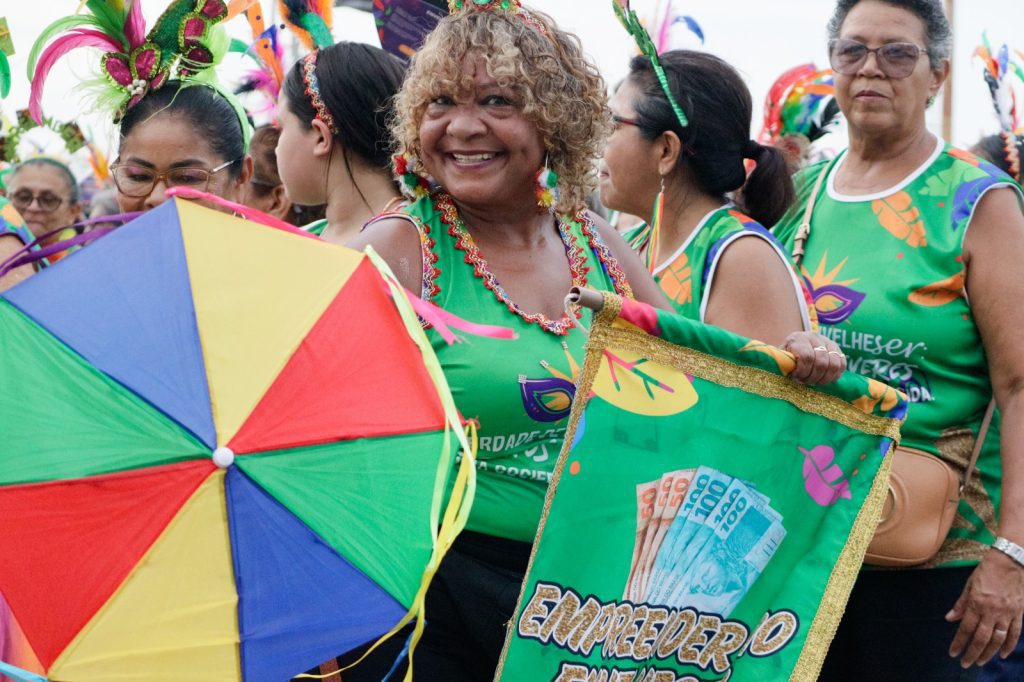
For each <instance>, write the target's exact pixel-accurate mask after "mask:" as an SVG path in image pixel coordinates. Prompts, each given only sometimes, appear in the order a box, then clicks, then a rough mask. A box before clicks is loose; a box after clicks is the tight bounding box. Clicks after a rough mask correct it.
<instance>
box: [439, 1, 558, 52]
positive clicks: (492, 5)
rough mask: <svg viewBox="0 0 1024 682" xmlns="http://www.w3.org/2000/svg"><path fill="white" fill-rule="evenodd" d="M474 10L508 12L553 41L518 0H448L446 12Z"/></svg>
mask: <svg viewBox="0 0 1024 682" xmlns="http://www.w3.org/2000/svg"><path fill="white" fill-rule="evenodd" d="M468 10H476V11H478V12H479V11H483V12H508V13H509V14H512V15H513V16H515V17H518V18H519V19H520V20H521V21H522V22H523V23H524V24H526V25H527V26H529V27H530V28H532V29H533V30H535V31H537V32H538V33H540V34H541V35H542V36H544V37H545V38H547V39H548V40H550V41H552V42H554V38H553V37H552V35H551V32H550V31H548V28H547V26H545V25H544V23H543V22H541V21H540V20H539V19H538V18H537V17H535V16H533V14H532V13H530V11H529V10H528V9H526V8H525V7H523V4H522V3H521V2H519V0H448V12H449V13H450V14H455V13H456V12H464V11H468Z"/></svg>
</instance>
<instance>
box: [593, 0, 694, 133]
mask: <svg viewBox="0 0 1024 682" xmlns="http://www.w3.org/2000/svg"><path fill="white" fill-rule="evenodd" d="M612 8H613V9H614V10H615V16H616V17H618V19H619V23H621V24H622V27H623V28H625V29H626V32H627V33H629V35H631V36H633V40H635V41H636V46H637V47H638V48H639V49H640V52H641V53H642V54H644V55H646V56H647V58H648V59H650V60H651V68H652V69H654V74H655V75H656V76H657V77H658V82H659V83H661V89H662V90H663V91H664V92H665V97H666V98H667V99H668V102H669V104H670V105H672V111H673V112H675V115H676V119H678V120H679V125H681V126H682V127H684V128H685V127H687V126H688V125H690V122H689V121H688V120H687V118H686V114H685V113H683V108H682V107H680V106H679V102H677V101H676V98H675V96H674V95H673V94H672V88H670V87H669V84H668V77H667V76H666V75H665V69H664V68H663V67H662V66H661V60H660V59H659V58H658V49H657V47H656V46H655V45H654V41H653V40H652V39H651V34H649V33H648V32H647V29H646V28H644V27H643V24H641V23H640V19H639V18H637V16H636V12H635V11H634V10H632V9H630V7H629V0H612Z"/></svg>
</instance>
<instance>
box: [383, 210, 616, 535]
mask: <svg viewBox="0 0 1024 682" xmlns="http://www.w3.org/2000/svg"><path fill="white" fill-rule="evenodd" d="M402 212H403V214H405V215H406V217H408V218H411V219H412V220H413V222H414V223H416V226H417V229H418V230H419V234H420V242H421V245H422V247H423V265H424V268H423V280H422V292H421V295H422V297H423V298H424V299H426V300H429V301H431V302H432V303H434V304H435V305H437V306H439V307H441V308H444V309H445V310H448V311H449V312H451V313H454V314H455V315H458V316H459V317H462V318H464V319H466V320H470V321H472V322H478V323H484V324H496V325H502V326H505V327H511V328H512V329H514V330H515V332H516V334H517V338H516V339H515V340H511V341H508V340H500V339H491V338H483V337H467V338H466V339H465V340H464V342H463V343H457V344H455V345H452V346H449V345H447V344H446V343H445V342H444V341H443V340H442V339H441V338H440V336H439V335H438V334H437V333H436V332H434V330H432V329H430V330H428V332H427V335H428V337H429V338H430V340H431V343H432V345H433V347H434V350H435V351H436V352H437V357H438V360H439V361H440V363H441V366H442V367H443V368H444V373H445V377H446V378H447V379H448V383H449V385H450V386H451V389H452V395H453V397H454V398H455V404H456V406H457V407H458V408H459V411H460V412H461V414H462V416H463V417H464V418H466V419H475V420H476V421H477V423H478V425H479V426H478V434H479V449H478V453H477V491H476V500H475V501H474V503H473V508H472V510H471V512H470V517H469V521H468V523H467V528H468V529H469V530H473V531H477V532H480V533H487V534H489V535H494V536H498V537H503V538H509V539H513V540H521V541H524V542H533V539H534V536H535V535H536V533H537V525H538V523H539V522H540V514H541V508H542V506H543V504H544V495H545V493H546V491H547V486H548V482H549V481H550V480H551V472H552V471H553V468H554V464H555V460H556V459H557V458H558V453H559V450H560V449H561V446H562V439H563V437H564V436H565V429H566V425H567V421H568V415H569V407H570V405H571V403H572V398H573V395H574V394H575V391H576V387H575V383H576V378H577V374H578V372H579V364H578V363H579V362H581V361H582V358H583V346H584V344H585V343H586V335H585V334H584V332H583V331H582V330H581V329H580V327H579V325H578V324H577V323H576V320H575V319H570V318H568V317H565V318H562V320H560V321H554V323H553V324H552V325H549V326H551V327H553V329H548V328H545V327H544V326H542V325H541V324H539V323H538V322H542V320H539V319H538V318H539V316H536V315H534V316H531V315H527V318H529V319H525V318H524V317H523V316H520V315H519V314H517V313H515V312H513V310H512V308H514V307H515V304H514V303H512V302H509V303H508V304H506V303H505V302H502V301H501V300H499V293H498V292H501V293H503V292H502V290H501V285H500V283H499V282H498V281H497V280H496V279H495V278H494V277H493V276H492V275H491V274H490V272H489V271H488V270H487V263H486V261H485V260H484V256H483V255H481V254H480V253H479V251H478V250H477V249H476V246H475V245H474V244H473V242H472V238H471V237H469V235H468V233H466V232H465V231H464V229H463V228H462V225H461V220H460V219H459V217H458V212H457V210H456V208H455V205H454V204H453V203H452V201H451V198H450V197H449V196H448V195H447V194H445V193H443V192H436V193H435V194H434V195H433V196H430V197H424V198H422V199H420V200H419V201H417V202H415V203H414V204H412V205H410V206H407V207H405V208H404V209H402ZM392 215H393V214H392ZM381 217H386V216H381ZM378 219H380V218H378ZM560 230H561V233H562V238H563V241H564V242H565V244H566V255H567V258H568V262H569V266H570V269H571V270H572V272H573V281H574V282H578V283H580V284H584V285H585V286H588V287H590V288H593V289H599V290H605V291H615V292H617V293H619V294H620V295H624V296H631V295H632V292H631V291H630V289H629V285H628V283H627V282H626V278H625V276H624V275H623V273H622V271H621V270H620V269H619V266H618V264H617V263H616V261H615V259H614V258H613V257H612V255H611V253H610V252H609V251H608V249H607V247H606V246H605V245H604V244H603V243H602V241H601V238H600V236H599V234H598V231H597V228H596V227H595V226H594V224H593V222H592V221H591V219H590V218H589V217H587V216H586V214H580V215H579V216H578V217H577V218H576V219H574V220H568V219H563V220H562V221H561V223H560ZM566 293H568V292H566ZM524 314H525V313H524ZM583 324H585V325H586V326H588V327H589V321H588V320H586V319H584V320H583Z"/></svg>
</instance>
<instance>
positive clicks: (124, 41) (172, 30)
mask: <svg viewBox="0 0 1024 682" xmlns="http://www.w3.org/2000/svg"><path fill="white" fill-rule="evenodd" d="M239 1H240V0H235V2H236V3H237V2H239ZM84 7H85V9H86V10H87V12H84V13H81V14H74V15H71V16H68V17H64V18H62V19H58V20H57V21H55V22H53V23H52V24H50V25H49V26H48V27H46V28H45V29H44V30H43V32H42V34H41V35H40V36H39V38H38V39H37V40H36V42H35V44H34V45H33V46H32V50H31V52H30V54H29V60H28V73H29V77H30V79H31V80H32V90H31V94H30V97H29V111H30V112H31V114H32V118H33V119H34V120H35V121H37V122H41V121H42V120H43V114H42V109H41V106H40V100H41V98H42V93H43V86H44V84H45V82H46V77H47V75H48V74H49V72H50V69H52V68H53V66H54V64H56V63H57V61H58V60H60V59H61V57H63V56H65V55H66V54H68V53H69V52H72V51H73V50H76V49H78V48H81V47H94V48H98V49H100V50H102V51H103V53H104V54H103V57H102V58H101V59H100V71H101V77H100V78H99V79H97V80H96V81H95V82H94V83H92V85H93V86H94V88H95V89H96V90H97V93H96V96H97V106H98V108H101V109H110V110H112V111H113V113H114V121H115V122H117V121H119V120H120V119H121V118H122V117H123V116H124V114H125V113H126V112H127V111H128V109H129V108H130V107H132V106H134V105H135V104H137V103H138V102H139V101H140V100H141V99H142V98H143V97H145V95H146V93H148V92H150V91H152V90H156V89H158V88H160V87H161V86H162V85H163V84H164V83H166V82H167V81H168V80H169V79H171V78H172V77H178V78H184V79H188V78H195V77H197V76H199V75H201V74H203V72H205V71H207V70H208V69H209V68H210V67H212V66H213V65H214V64H216V63H217V62H218V61H220V58H221V57H222V56H223V54H224V53H225V52H226V51H227V47H228V40H227V37H226V35H225V34H224V33H223V31H220V30H217V29H218V27H217V26H216V24H217V23H218V22H220V21H223V20H224V19H226V18H227V17H228V16H229V8H228V4H227V2H226V1H225V0H173V1H172V2H171V4H170V6H169V7H168V8H167V9H166V10H165V11H164V13H163V14H162V15H161V16H160V18H159V19H158V20H157V21H156V23H155V24H154V25H153V28H152V30H150V31H149V32H148V33H147V31H146V19H145V17H144V16H143V14H142V2H141V0H85V2H84Z"/></svg>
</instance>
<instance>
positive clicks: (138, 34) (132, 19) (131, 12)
mask: <svg viewBox="0 0 1024 682" xmlns="http://www.w3.org/2000/svg"><path fill="white" fill-rule="evenodd" d="M128 1H129V2H130V3H131V4H132V6H131V7H130V8H129V9H128V16H127V17H126V18H125V20H124V37H125V38H127V39H128V46H129V47H138V46H139V45H141V44H142V43H144V42H146V17H145V16H143V14H142V0H128Z"/></svg>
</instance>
